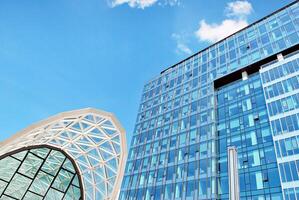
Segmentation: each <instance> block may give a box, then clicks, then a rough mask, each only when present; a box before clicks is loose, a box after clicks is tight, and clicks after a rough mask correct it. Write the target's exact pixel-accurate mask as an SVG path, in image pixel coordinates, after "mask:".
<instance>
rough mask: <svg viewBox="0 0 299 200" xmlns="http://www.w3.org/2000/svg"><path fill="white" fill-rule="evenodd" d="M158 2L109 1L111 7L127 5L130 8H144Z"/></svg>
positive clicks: (155, 0)
mask: <svg viewBox="0 0 299 200" xmlns="http://www.w3.org/2000/svg"><path fill="white" fill-rule="evenodd" d="M157 1H158V0H113V1H111V5H112V7H116V6H119V5H122V4H128V5H129V6H130V7H132V8H135V7H136V8H142V9H144V8H146V7H149V6H152V5H153V4H155V3H156V2H157Z"/></svg>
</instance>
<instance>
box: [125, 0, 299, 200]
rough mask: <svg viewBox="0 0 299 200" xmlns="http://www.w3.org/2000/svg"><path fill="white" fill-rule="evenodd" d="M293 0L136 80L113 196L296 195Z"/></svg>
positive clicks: (297, 49) (297, 62) (297, 33)
mask: <svg viewBox="0 0 299 200" xmlns="http://www.w3.org/2000/svg"><path fill="white" fill-rule="evenodd" d="M298 58H299V3H298V1H295V2H293V3H291V4H290V5H287V6H286V7H284V8H282V9H280V10H278V11H276V12H274V13H272V14H270V15H269V16H266V17H265V18H263V19H261V20H259V21H257V22H255V23H253V24H251V25H250V26H248V27H246V28H244V29H242V30H240V31H238V32H237V33H235V34H233V35H231V36H229V37H227V38H225V39H223V40H221V41H219V42H217V43H216V44H213V45H212V46H210V47H208V48H206V49H204V50H202V51H200V52H198V53H196V54H195V55H192V56H191V57H189V58H187V59H185V60H183V61H181V62H179V63H178V64H175V65H173V66H172V67H169V68H168V69H166V70H164V71H162V72H161V74H160V75H159V76H157V77H156V78H154V79H152V80H151V81H149V82H148V83H147V84H146V85H145V87H144V90H143V94H142V99H141V103H140V108H139V112H138V117H137V122H136V126H135V130H134V135H133V139H132V142H131V147H130V151H129V156H128V160H127V165H126V170H125V176H124V179H123V183H122V189H121V195H120V199H121V200H123V199H146V200H147V199H158V200H160V199H165V200H166V199H190V200H191V199H228V198H229V184H228V171H229V170H228V163H227V161H228V155H227V152H228V148H230V147H236V150H237V152H238V153H237V155H238V173H237V174H238V181H236V183H239V188H238V189H239V191H240V193H239V194H240V199H254V200H262V199H263V200H264V199H274V200H279V199H283V198H284V199H299V176H298V170H299V59H298Z"/></svg>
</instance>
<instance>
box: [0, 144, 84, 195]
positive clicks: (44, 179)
mask: <svg viewBox="0 0 299 200" xmlns="http://www.w3.org/2000/svg"><path fill="white" fill-rule="evenodd" d="M0 199H3V200H6V199H7V200H8V199H24V200H25V199H27V200H39V199H48V200H53V199H64V200H78V199H81V189H80V184H79V179H78V174H77V172H76V171H75V168H74V166H73V164H72V162H71V161H70V160H69V159H68V158H67V157H66V156H65V155H64V154H63V153H61V152H60V151H57V150H52V149H49V148H33V149H31V150H24V151H21V152H18V153H14V154H11V155H9V156H6V157H4V158H2V159H1V160H0Z"/></svg>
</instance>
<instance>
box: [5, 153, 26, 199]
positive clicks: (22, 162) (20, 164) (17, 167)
mask: <svg viewBox="0 0 299 200" xmlns="http://www.w3.org/2000/svg"><path fill="white" fill-rule="evenodd" d="M28 153H29V151H27V152H26V155H25V156H24V159H25V158H26V157H27V155H28ZM9 157H11V158H13V159H15V158H14V157H12V156H9ZM24 159H23V161H24ZM23 161H22V162H21V163H20V164H19V166H18V167H17V169H16V171H15V172H14V175H13V176H12V177H11V179H10V180H9V182H8V184H7V185H6V186H5V189H4V190H3V193H2V195H1V196H0V197H2V196H3V195H4V194H5V192H6V189H7V188H8V186H9V185H10V183H11V181H12V180H13V178H14V177H15V175H16V174H17V172H18V171H19V169H20V167H21V166H22V163H23ZM5 195H6V194H5Z"/></svg>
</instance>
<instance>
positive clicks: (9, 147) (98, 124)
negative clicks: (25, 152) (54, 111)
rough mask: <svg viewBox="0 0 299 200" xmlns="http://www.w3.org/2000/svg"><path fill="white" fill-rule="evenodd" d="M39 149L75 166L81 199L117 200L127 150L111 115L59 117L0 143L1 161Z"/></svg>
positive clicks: (83, 112)
mask: <svg viewBox="0 0 299 200" xmlns="http://www.w3.org/2000/svg"><path fill="white" fill-rule="evenodd" d="M40 146H48V147H53V148H54V149H57V150H60V151H62V152H63V153H65V154H66V155H67V156H68V157H69V159H70V160H71V161H72V162H73V163H74V165H75V166H74V167H75V168H77V169H78V176H79V179H80V181H81V182H82V186H81V187H82V188H81V190H82V191H83V192H82V193H83V194H82V197H81V198H82V199H86V200H89V199H97V200H98V199H99V200H100V199H116V198H117V196H118V193H119V188H120V184H121V179H122V176H123V173H124V167H125V161H126V154H127V149H126V138H125V131H124V129H123V128H122V126H121V125H120V123H119V122H118V120H117V119H116V118H115V117H114V115H113V114H111V113H107V112H104V111H100V110H96V109H93V108H87V109H82V110H75V111H70V112H64V113H60V114H58V115H56V116H53V117H50V118H49V119H46V120H44V121H41V122H39V123H37V124H34V125H32V126H30V127H28V128H26V129H25V130H23V131H21V132H19V133H17V134H15V135H14V136H12V137H11V138H9V139H7V140H6V141H4V142H1V143H0V159H2V158H3V157H4V156H5V155H9V154H11V152H15V151H18V150H19V149H30V148H36V147H40ZM0 178H1V177H0ZM0 196H1V191H0Z"/></svg>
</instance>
